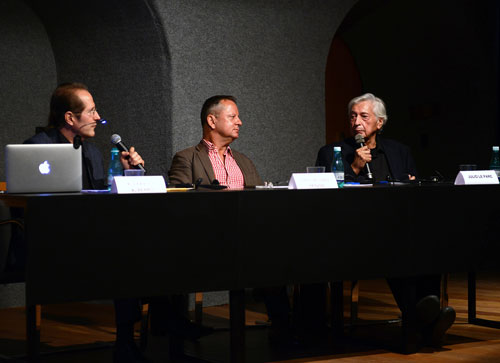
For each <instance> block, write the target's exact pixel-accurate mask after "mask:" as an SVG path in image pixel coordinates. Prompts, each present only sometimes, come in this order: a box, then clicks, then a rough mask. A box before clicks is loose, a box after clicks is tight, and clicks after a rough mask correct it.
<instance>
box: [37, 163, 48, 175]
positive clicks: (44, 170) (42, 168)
mask: <svg viewBox="0 0 500 363" xmlns="http://www.w3.org/2000/svg"><path fill="white" fill-rule="evenodd" d="M38 170H40V173H42V174H44V175H47V174H50V164H49V162H48V161H47V160H45V161H44V162H43V163H41V164H40V165H39V166H38Z"/></svg>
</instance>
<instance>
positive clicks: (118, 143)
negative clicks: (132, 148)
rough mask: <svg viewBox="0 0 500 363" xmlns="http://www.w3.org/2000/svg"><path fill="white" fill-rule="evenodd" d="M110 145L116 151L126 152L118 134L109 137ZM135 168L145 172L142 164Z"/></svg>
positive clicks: (126, 148) (126, 149)
mask: <svg viewBox="0 0 500 363" xmlns="http://www.w3.org/2000/svg"><path fill="white" fill-rule="evenodd" d="M111 143H112V144H113V145H115V146H116V147H117V148H118V150H120V151H126V152H128V147H126V146H125V144H124V143H123V142H122V138H121V137H120V135H118V134H113V135H111ZM135 167H136V168H137V169H141V170H142V171H143V172H146V169H144V166H142V164H137V165H136V166H135Z"/></svg>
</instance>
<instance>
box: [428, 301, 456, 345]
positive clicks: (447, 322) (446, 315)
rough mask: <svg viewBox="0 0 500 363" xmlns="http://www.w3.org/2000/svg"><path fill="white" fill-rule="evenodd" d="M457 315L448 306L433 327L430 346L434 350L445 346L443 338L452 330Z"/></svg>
mask: <svg viewBox="0 0 500 363" xmlns="http://www.w3.org/2000/svg"><path fill="white" fill-rule="evenodd" d="M456 317H457V314H456V312H455V309H453V308H452V307H451V306H447V307H445V308H443V310H441V313H440V314H439V317H438V318H437V320H436V322H435V323H434V324H433V326H432V330H431V334H430V336H429V345H430V346H432V347H434V348H441V347H442V346H443V338H444V335H445V334H446V331H447V330H448V329H450V328H451V326H452V325H453V323H454V322H455V318H456Z"/></svg>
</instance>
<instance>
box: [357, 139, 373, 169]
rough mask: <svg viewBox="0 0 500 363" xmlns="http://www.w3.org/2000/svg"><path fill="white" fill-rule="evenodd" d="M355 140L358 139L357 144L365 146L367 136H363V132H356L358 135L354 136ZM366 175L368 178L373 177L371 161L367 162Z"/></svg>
mask: <svg viewBox="0 0 500 363" xmlns="http://www.w3.org/2000/svg"><path fill="white" fill-rule="evenodd" d="M354 140H356V144H359V146H360V147H363V146H365V138H364V137H363V135H361V134H356V136H354ZM365 165H366V172H367V173H366V177H367V178H368V179H373V174H372V172H371V170H370V163H366V164H365Z"/></svg>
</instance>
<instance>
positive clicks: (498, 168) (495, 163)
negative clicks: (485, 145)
mask: <svg viewBox="0 0 500 363" xmlns="http://www.w3.org/2000/svg"><path fill="white" fill-rule="evenodd" d="M492 149H493V150H492V153H491V161H490V170H495V173H497V177H498V179H499V180H500V153H499V151H498V149H499V148H498V146H493V148H492Z"/></svg>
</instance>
